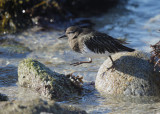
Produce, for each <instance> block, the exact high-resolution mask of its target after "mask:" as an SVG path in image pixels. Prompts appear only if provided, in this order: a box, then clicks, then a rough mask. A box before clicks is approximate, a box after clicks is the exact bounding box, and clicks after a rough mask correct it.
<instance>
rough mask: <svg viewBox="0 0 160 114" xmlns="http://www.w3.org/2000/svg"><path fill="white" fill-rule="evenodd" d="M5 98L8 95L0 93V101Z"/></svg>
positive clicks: (6, 98)
mask: <svg viewBox="0 0 160 114" xmlns="http://www.w3.org/2000/svg"><path fill="white" fill-rule="evenodd" d="M7 100H8V97H7V96H6V95H4V94H1V93H0V101H7Z"/></svg>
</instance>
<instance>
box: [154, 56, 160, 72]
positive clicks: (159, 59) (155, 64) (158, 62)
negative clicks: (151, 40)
mask: <svg viewBox="0 0 160 114" xmlns="http://www.w3.org/2000/svg"><path fill="white" fill-rule="evenodd" d="M159 62H160V59H159V60H158V61H157V62H156V63H155V65H154V71H156V66H157V65H158V64H159Z"/></svg>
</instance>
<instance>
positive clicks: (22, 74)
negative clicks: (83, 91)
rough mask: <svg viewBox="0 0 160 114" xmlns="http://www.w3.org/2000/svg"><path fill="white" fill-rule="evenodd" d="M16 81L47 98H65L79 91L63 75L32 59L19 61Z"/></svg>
mask: <svg viewBox="0 0 160 114" xmlns="http://www.w3.org/2000/svg"><path fill="white" fill-rule="evenodd" d="M18 82H19V85H20V86H22V87H29V88H32V89H34V90H36V91H37V92H38V93H40V95H41V96H43V97H46V98H49V99H57V100H65V99H67V98H70V97H71V96H74V95H75V94H76V95H77V94H78V93H79V92H80V89H79V88H77V87H76V86H75V85H74V84H73V83H72V82H71V80H70V79H69V78H67V77H66V76H65V75H63V74H59V73H56V72H54V71H51V70H50V69H49V68H47V67H46V66H45V65H43V64H42V63H40V62H38V61H36V60H33V59H25V60H23V61H21V62H20V64H19V66H18Z"/></svg>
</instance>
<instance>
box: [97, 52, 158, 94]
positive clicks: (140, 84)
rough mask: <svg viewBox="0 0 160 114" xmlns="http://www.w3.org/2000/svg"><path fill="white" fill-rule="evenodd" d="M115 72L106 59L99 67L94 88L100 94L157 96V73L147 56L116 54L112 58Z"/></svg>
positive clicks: (137, 53) (141, 54)
mask: <svg viewBox="0 0 160 114" xmlns="http://www.w3.org/2000/svg"><path fill="white" fill-rule="evenodd" d="M112 58H113V60H114V62H115V70H114V71H112V69H109V70H108V69H107V68H109V67H111V65H112V63H111V61H110V59H107V60H106V61H105V62H104V63H103V65H102V66H101V67H100V69H99V71H98V74H97V77H96V81H95V86H96V88H97V90H98V91H99V92H100V93H102V94H115V95H116V94H123V95H134V96H159V95H160V86H159V81H160V77H159V73H158V72H154V70H153V65H152V64H150V63H149V58H148V56H147V54H145V53H142V52H138V51H135V52H132V53H131V52H128V53H127V52H126V53H118V54H115V55H113V56H112Z"/></svg>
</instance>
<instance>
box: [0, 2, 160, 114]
mask: <svg viewBox="0 0 160 114" xmlns="http://www.w3.org/2000/svg"><path fill="white" fill-rule="evenodd" d="M159 9H160V1H156V0H141V1H140V0H130V1H129V2H128V3H127V4H125V5H120V6H117V7H116V8H114V9H111V10H109V11H108V12H106V13H105V14H103V15H101V16H96V17H91V18H90V19H91V20H92V21H93V22H94V23H95V24H96V25H95V29H96V30H98V31H101V32H104V33H108V34H109V35H111V36H113V37H115V38H127V39H128V41H129V42H130V44H128V45H127V46H129V47H132V48H135V49H137V50H142V51H145V52H150V50H151V49H150V47H149V45H150V44H154V43H156V42H158V41H159V40H160V32H159V30H160V26H159V25H160V10H159ZM37 29H38V28H36V27H35V28H33V29H30V30H27V31H25V32H23V33H20V34H16V35H7V36H5V37H6V38H10V39H15V40H16V41H18V42H20V43H24V45H25V46H26V47H29V48H30V50H32V52H30V53H26V54H22V55H16V56H13V55H14V54H12V53H7V54H6V53H3V54H1V55H0V66H1V67H0V71H1V72H0V93H4V94H7V95H8V96H9V98H10V100H13V99H18V100H21V99H22V97H23V95H24V94H22V95H21V94H19V93H20V92H19V91H21V90H19V88H18V86H17V83H16V82H17V66H18V63H19V61H20V60H22V59H24V58H34V59H37V60H39V61H40V62H42V63H43V64H45V65H46V66H48V67H49V68H50V69H52V70H54V71H56V72H60V73H64V74H68V73H72V72H74V75H80V76H83V77H84V81H85V82H92V81H95V78H96V74H97V71H98V69H99V67H100V65H101V64H102V63H103V61H104V60H105V59H106V58H99V59H94V60H93V63H92V64H83V65H80V66H76V67H73V66H70V65H69V64H70V63H72V62H76V61H80V60H85V59H86V58H84V57H83V56H81V55H79V54H77V53H75V52H73V51H71V49H70V48H69V46H68V43H67V40H66V39H63V40H59V39H57V38H58V37H59V36H60V35H62V34H63V32H59V31H41V30H40V31H39V30H37ZM0 51H2V50H1V48H0ZM85 87H86V88H88V89H89V90H91V92H88V93H86V95H84V96H82V97H79V98H75V99H72V100H70V101H65V102H60V103H66V104H74V105H76V106H78V107H81V108H83V109H85V110H86V111H87V112H89V113H156V112H157V111H158V110H159V107H160V102H159V101H158V100H157V98H150V99H148V98H129V99H130V100H128V98H127V99H126V100H125V99H123V98H117V97H113V96H107V98H103V97H102V96H100V95H99V93H98V92H96V91H95V90H94V89H93V87H92V86H91V85H87V84H86V85H85ZM30 93H32V92H30ZM28 96H29V95H28ZM25 97H27V96H25ZM159 112H160V111H159Z"/></svg>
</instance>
